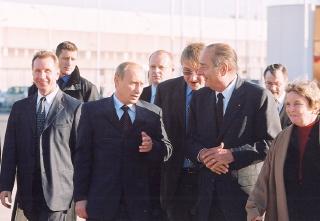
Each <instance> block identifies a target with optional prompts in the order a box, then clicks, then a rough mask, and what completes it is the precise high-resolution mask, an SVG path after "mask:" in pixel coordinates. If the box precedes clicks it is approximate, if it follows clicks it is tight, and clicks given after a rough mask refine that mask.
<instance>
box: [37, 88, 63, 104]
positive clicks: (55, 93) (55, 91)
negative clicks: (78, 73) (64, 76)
mask: <svg viewBox="0 0 320 221" xmlns="http://www.w3.org/2000/svg"><path fill="white" fill-rule="evenodd" d="M58 91H59V87H58V86H56V87H55V89H54V90H53V91H52V92H51V93H50V94H48V95H46V96H43V95H42V94H40V92H39V90H38V97H37V104H38V103H39V101H40V99H41V98H42V97H46V102H47V103H48V104H52V102H53V99H54V98H55V96H56V95H57V93H58Z"/></svg>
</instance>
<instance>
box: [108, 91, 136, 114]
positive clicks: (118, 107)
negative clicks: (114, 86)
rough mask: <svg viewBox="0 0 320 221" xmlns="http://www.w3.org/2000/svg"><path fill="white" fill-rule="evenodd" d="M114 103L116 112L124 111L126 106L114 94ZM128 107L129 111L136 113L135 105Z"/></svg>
mask: <svg viewBox="0 0 320 221" xmlns="http://www.w3.org/2000/svg"><path fill="white" fill-rule="evenodd" d="M113 103H114V107H115V108H116V110H122V109H121V107H122V106H123V105H124V104H123V103H122V102H121V101H120V100H119V99H118V98H117V96H116V94H113ZM127 106H128V107H129V110H131V111H133V112H135V110H136V107H135V105H133V104H127Z"/></svg>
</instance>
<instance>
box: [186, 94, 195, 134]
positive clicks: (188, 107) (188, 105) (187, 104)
mask: <svg viewBox="0 0 320 221" xmlns="http://www.w3.org/2000/svg"><path fill="white" fill-rule="evenodd" d="M192 92H193V91H190V93H189V94H188V95H187V99H186V119H185V122H186V129H187V128H188V121H189V113H190V101H191V98H192Z"/></svg>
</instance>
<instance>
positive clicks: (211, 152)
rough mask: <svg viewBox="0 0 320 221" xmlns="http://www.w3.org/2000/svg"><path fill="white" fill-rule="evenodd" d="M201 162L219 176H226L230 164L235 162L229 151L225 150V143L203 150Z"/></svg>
mask: <svg viewBox="0 0 320 221" xmlns="http://www.w3.org/2000/svg"><path fill="white" fill-rule="evenodd" d="M199 159H200V161H201V162H202V163H203V164H204V165H205V166H206V167H207V168H209V169H210V170H211V171H212V172H214V173H217V174H219V175H220V174H226V173H227V172H228V170H229V164H230V163H231V162H233V161H234V158H233V155H232V153H231V151H230V150H229V149H224V143H221V144H220V146H217V147H212V148H209V149H203V150H202V151H200V153H199Z"/></svg>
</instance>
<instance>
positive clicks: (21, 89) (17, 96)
mask: <svg viewBox="0 0 320 221" xmlns="http://www.w3.org/2000/svg"><path fill="white" fill-rule="evenodd" d="M27 96H28V87H27V86H14V87H10V88H9V89H8V90H7V91H6V92H2V93H1V94H0V108H2V109H11V107H12V105H13V104H14V102H16V101H17V100H21V99H23V98H25V97H27Z"/></svg>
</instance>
